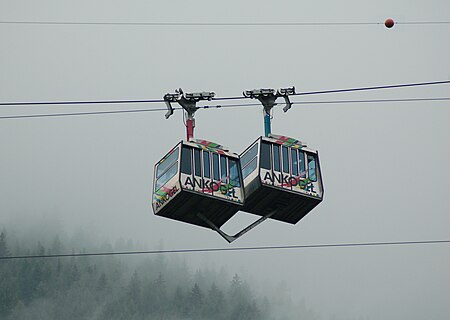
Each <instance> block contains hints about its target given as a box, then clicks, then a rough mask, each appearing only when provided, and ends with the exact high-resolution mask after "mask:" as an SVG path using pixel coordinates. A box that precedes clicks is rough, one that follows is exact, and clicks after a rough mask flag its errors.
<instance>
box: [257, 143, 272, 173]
mask: <svg viewBox="0 0 450 320" xmlns="http://www.w3.org/2000/svg"><path fill="white" fill-rule="evenodd" d="M263 146H265V147H264V148H267V149H266V150H264V149H263ZM267 151H268V154H266V152H267ZM259 154H260V156H259V166H260V168H261V169H264V170H272V145H271V144H270V143H269V142H266V141H261V147H260V150H259Z"/></svg>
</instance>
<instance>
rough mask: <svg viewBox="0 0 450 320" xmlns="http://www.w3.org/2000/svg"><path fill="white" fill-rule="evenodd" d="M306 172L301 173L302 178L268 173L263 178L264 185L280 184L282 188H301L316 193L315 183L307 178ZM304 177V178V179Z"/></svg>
mask: <svg viewBox="0 0 450 320" xmlns="http://www.w3.org/2000/svg"><path fill="white" fill-rule="evenodd" d="M305 175H306V172H301V173H300V176H290V175H288V174H282V173H281V172H280V173H275V172H270V171H267V172H266V173H265V175H264V178H263V181H262V182H263V183H265V184H274V183H277V184H280V185H281V186H282V187H287V188H291V187H297V186H298V187H299V188H300V189H301V190H305V191H308V192H314V193H315V192H316V191H315V190H314V184H313V181H312V180H311V179H310V178H309V177H308V178H305V177H304V176H305ZM302 176H303V177H302Z"/></svg>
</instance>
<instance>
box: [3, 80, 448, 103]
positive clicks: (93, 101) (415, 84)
mask: <svg viewBox="0 0 450 320" xmlns="http://www.w3.org/2000/svg"><path fill="white" fill-rule="evenodd" d="M442 84H450V80H444V81H429V82H416V83H403V84H394V85H383V86H370V87H356V88H344V89H333V90H322V91H305V92H298V93H295V94H294V95H296V96H305V95H319V94H331V93H342V92H353V91H370V90H382V89H396V88H406V87H419V86H432V85H442ZM243 99H248V97H244V96H234V97H217V98H216V97H214V98H212V99H211V100H214V101H224V100H243ZM163 102H164V100H163V99H139V100H136V99H134V100H84V101H83V100H81V101H38V102H32V101H24V102H0V106H4V107H12V106H32V105H82V104H135V103H163Z"/></svg>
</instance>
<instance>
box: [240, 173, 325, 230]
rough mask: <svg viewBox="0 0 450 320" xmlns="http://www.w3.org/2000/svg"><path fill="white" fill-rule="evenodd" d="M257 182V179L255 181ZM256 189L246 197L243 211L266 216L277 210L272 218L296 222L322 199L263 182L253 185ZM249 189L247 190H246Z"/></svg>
mask: <svg viewBox="0 0 450 320" xmlns="http://www.w3.org/2000/svg"><path fill="white" fill-rule="evenodd" d="M255 182H257V181H255ZM253 188H254V190H253V191H252V192H251V195H250V196H249V197H247V198H246V200H245V205H244V208H243V209H242V211H245V212H249V213H253V214H256V215H259V216H265V215H267V214H269V213H270V212H272V211H274V210H277V212H276V213H275V214H274V215H273V216H271V217H270V218H271V219H275V220H280V221H283V222H287V223H292V224H296V223H297V222H299V221H300V219H302V218H303V217H304V216H305V215H307V214H308V212H310V211H311V210H312V209H314V207H316V206H317V205H318V204H319V203H320V202H321V201H322V199H319V198H314V197H310V196H307V195H302V194H299V193H295V192H291V191H289V190H280V189H278V188H275V187H271V186H265V185H263V184H261V183H258V185H255V186H253ZM253 188H252V189H253ZM246 191H247V190H246Z"/></svg>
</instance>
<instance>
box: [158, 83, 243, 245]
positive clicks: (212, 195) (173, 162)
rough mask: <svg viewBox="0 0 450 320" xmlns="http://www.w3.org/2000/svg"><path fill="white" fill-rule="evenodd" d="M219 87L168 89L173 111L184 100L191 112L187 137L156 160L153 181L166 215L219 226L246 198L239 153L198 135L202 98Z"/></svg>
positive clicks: (217, 228) (160, 209)
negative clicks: (190, 90)
mask: <svg viewBox="0 0 450 320" xmlns="http://www.w3.org/2000/svg"><path fill="white" fill-rule="evenodd" d="M213 96H214V93H213V92H200V93H183V91H182V90H181V89H179V90H177V91H176V93H175V94H166V95H165V96H164V100H165V101H166V104H167V108H168V112H167V114H166V118H169V117H170V116H171V115H172V114H173V108H172V106H171V102H177V103H179V104H180V105H181V106H182V107H183V109H185V112H186V116H187V119H186V131H187V139H186V141H181V142H180V143H178V144H177V145H176V146H175V147H174V148H172V150H170V151H169V153H167V154H166V155H165V156H164V157H163V158H162V159H161V160H160V161H159V162H158V163H157V164H156V165H155V169H154V182H153V198H152V199H153V200H152V206H153V212H154V213H155V214H156V215H158V216H162V217H166V218H170V219H174V220H179V221H182V222H186V223H190V224H194V225H197V226H201V227H207V228H210V229H213V230H215V231H217V232H218V233H219V234H220V235H221V236H222V237H224V238H225V239H227V241H229V242H231V241H233V240H235V239H236V236H229V235H227V234H225V233H224V232H222V230H220V227H221V226H222V225H223V224H224V223H225V222H227V221H228V220H229V219H230V218H231V217H232V216H233V215H234V214H236V213H237V212H238V211H239V210H240V209H242V207H243V204H244V187H243V183H242V171H241V168H240V162H239V155H238V154H236V153H233V152H230V151H229V150H228V149H226V148H224V147H223V146H221V145H219V144H216V143H213V142H209V141H206V140H197V139H194V138H193V135H194V126H195V125H194V113H195V111H197V110H198V107H197V106H196V103H197V102H198V101H200V100H210V99H211V98H212V97H213Z"/></svg>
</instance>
